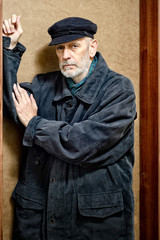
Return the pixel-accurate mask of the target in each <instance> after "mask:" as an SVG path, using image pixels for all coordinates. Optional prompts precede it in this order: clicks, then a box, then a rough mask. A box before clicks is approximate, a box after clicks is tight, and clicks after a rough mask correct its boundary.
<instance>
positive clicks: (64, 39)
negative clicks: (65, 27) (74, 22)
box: [49, 34, 86, 46]
mask: <svg viewBox="0 0 160 240" xmlns="http://www.w3.org/2000/svg"><path fill="white" fill-rule="evenodd" d="M83 37H86V35H81V34H69V35H64V36H59V37H56V38H54V39H53V40H52V41H51V42H50V44H49V46H52V45H57V44H61V43H66V42H71V41H73V40H76V39H79V38H83Z"/></svg>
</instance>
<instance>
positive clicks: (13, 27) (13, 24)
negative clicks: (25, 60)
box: [3, 14, 23, 49]
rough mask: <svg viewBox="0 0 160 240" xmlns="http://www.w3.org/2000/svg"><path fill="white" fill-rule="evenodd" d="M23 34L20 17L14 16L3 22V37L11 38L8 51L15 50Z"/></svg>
mask: <svg viewBox="0 0 160 240" xmlns="http://www.w3.org/2000/svg"><path fill="white" fill-rule="evenodd" d="M22 33H23V29H22V26H21V23H20V16H17V15H15V14H13V15H12V17H11V18H9V19H8V20H4V21H3V36H5V37H10V38H11V43H10V46H9V48H8V49H13V48H15V46H16V45H17V42H18V40H19V38H20V37H21V35H22Z"/></svg>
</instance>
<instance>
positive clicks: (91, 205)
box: [78, 192, 124, 218]
mask: <svg viewBox="0 0 160 240" xmlns="http://www.w3.org/2000/svg"><path fill="white" fill-rule="evenodd" d="M78 206H79V212H80V214H81V215H83V216H86V217H97V218H106V217H109V216H111V215H113V214H116V213H118V212H121V211H122V210H123V209H124V206H123V197H122V193H121V192H109V193H100V194H84V195H79V196H78Z"/></svg>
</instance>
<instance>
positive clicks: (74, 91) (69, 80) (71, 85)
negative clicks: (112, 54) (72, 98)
mask: <svg viewBox="0 0 160 240" xmlns="http://www.w3.org/2000/svg"><path fill="white" fill-rule="evenodd" d="M96 64H97V57H96V56H95V57H94V59H93V61H92V63H91V66H90V68H89V71H88V74H87V76H86V77H85V78H84V79H83V80H82V81H80V82H79V83H75V82H74V81H73V80H72V78H67V83H68V86H69V89H70V91H71V93H72V94H73V95H76V94H77V92H78V91H80V90H81V88H82V86H83V85H84V84H85V82H86V80H87V79H88V78H89V76H90V75H91V74H92V72H93V71H94V69H95V67H96Z"/></svg>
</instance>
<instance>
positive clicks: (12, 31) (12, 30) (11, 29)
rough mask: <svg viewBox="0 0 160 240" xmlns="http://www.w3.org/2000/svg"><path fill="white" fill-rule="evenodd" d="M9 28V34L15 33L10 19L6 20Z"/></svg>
mask: <svg viewBox="0 0 160 240" xmlns="http://www.w3.org/2000/svg"><path fill="white" fill-rule="evenodd" d="M8 23H9V27H10V32H11V33H14V32H15V25H14V24H13V23H12V20H11V18H10V19H9V20H8Z"/></svg>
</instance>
